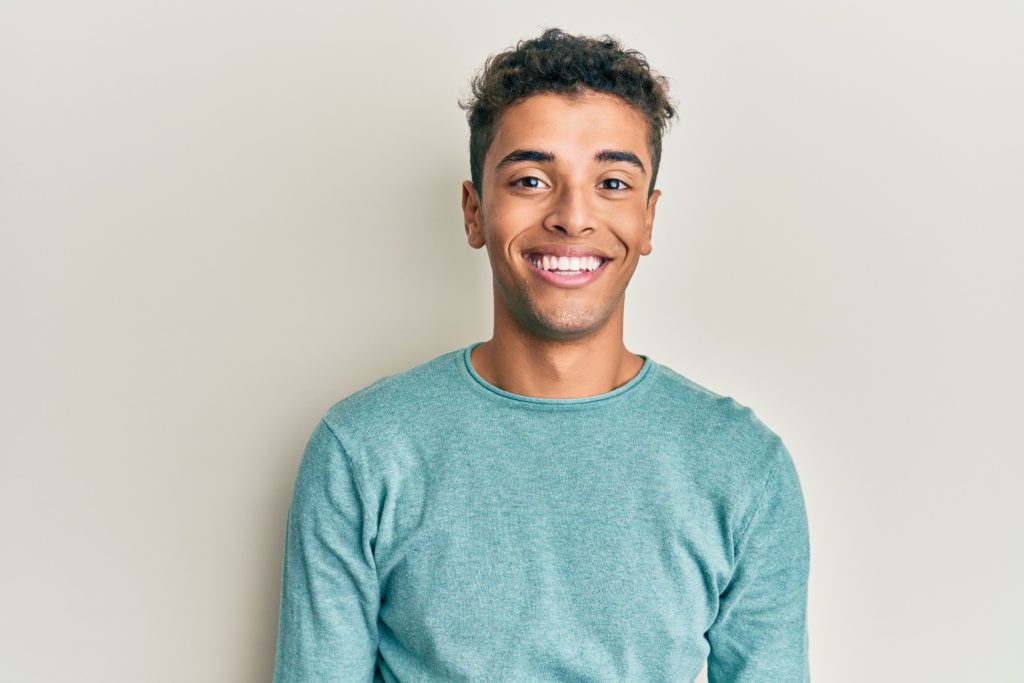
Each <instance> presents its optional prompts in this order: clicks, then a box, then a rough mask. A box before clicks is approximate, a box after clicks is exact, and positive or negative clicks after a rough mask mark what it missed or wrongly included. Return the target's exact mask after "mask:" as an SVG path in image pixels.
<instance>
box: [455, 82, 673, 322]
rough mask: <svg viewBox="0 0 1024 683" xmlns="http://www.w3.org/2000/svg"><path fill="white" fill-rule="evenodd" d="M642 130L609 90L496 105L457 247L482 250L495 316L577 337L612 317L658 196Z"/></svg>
mask: <svg viewBox="0 0 1024 683" xmlns="http://www.w3.org/2000/svg"><path fill="white" fill-rule="evenodd" d="M648 135H649V124H648V122H647V120H646V118H645V117H644V116H643V114H641V113H640V112H639V111H638V110H636V109H634V108H633V107H631V106H630V105H628V104H626V103H625V102H624V101H623V100H621V99H619V98H617V97H614V96H612V95H606V94H599V93H593V92H588V93H586V94H584V95H581V96H577V97H572V98H570V97H566V96H563V95H554V94H538V95H534V96H532V97H529V98H527V99H526V100H524V101H522V102H520V103H518V104H516V105H514V106H512V107H510V108H508V109H506V110H505V112H504V113H503V114H502V116H501V118H500V120H499V122H498V127H497V130H496V133H495V137H494V141H493V142H492V143H491V146H490V148H489V149H488V151H487V155H486V157H485V158H484V168H483V177H482V179H481V189H482V192H483V197H482V201H481V197H480V196H479V195H477V193H476V190H475V188H474V187H473V185H472V183H471V182H469V181H466V182H465V183H463V196H462V206H463V213H464V215H465V220H466V234H467V237H468V240H469V244H470V245H471V246H473V247H474V248H480V247H482V246H486V247H487V254H488V257H489V258H490V261H491V270H492V272H493V277H494V289H495V305H496V306H503V307H504V311H495V315H496V317H497V316H499V315H504V314H505V313H507V314H509V315H510V316H511V318H512V319H513V320H515V321H516V322H517V323H518V324H519V325H520V326H521V327H523V328H525V329H526V330H527V331H529V332H530V333H532V334H535V335H537V336H540V337H543V338H549V339H578V338H581V337H585V336H587V335H589V334H592V333H594V332H596V331H597V330H599V329H601V328H602V327H603V325H604V324H605V323H606V322H607V321H608V320H609V319H610V318H611V317H612V316H613V315H615V314H618V315H620V316H621V314H622V307H623V303H624V294H625V291H626V286H627V285H628V284H629V281H630V278H631V277H632V276H633V271H634V270H635V269H636V265H637V262H638V261H639V259H640V256H641V255H645V254H649V253H650V252H651V229H652V227H653V224H654V209H655V204H656V203H657V200H658V197H659V196H660V194H661V193H660V191H657V190H656V191H655V192H654V193H652V194H651V195H650V197H648V188H649V186H650V174H651V172H652V168H651V156H650V149H649V144H648ZM591 269H593V270H591Z"/></svg>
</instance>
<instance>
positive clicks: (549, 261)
mask: <svg viewBox="0 0 1024 683" xmlns="http://www.w3.org/2000/svg"><path fill="white" fill-rule="evenodd" d="M523 258H524V259H526V262H527V263H529V264H530V265H531V266H533V267H534V268H536V269H537V270H541V271H544V272H547V273H552V274H554V275H560V276H573V275H581V274H582V275H585V274H587V273H592V272H594V271H597V270H600V269H601V268H602V267H603V266H604V264H606V263H607V262H608V259H606V258H604V257H602V256H550V255H547V254H540V253H533V252H529V253H525V254H523Z"/></svg>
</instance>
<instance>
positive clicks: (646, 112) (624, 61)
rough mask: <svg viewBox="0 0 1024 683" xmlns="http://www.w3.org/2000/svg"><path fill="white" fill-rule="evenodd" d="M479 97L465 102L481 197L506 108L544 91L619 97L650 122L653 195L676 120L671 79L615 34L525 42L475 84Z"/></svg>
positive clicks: (556, 35)
mask: <svg viewBox="0 0 1024 683" xmlns="http://www.w3.org/2000/svg"><path fill="white" fill-rule="evenodd" d="M472 89H473V96H472V97H471V98H470V99H468V100H466V101H464V102H463V103H462V107H463V108H464V109H466V110H467V116H468V119H469V166H470V175H471V177H472V179H473V185H474V187H476V191H477V193H480V194H482V193H483V163H484V158H485V157H486V155H487V150H488V149H489V148H490V146H491V142H493V140H494V134H495V132H496V130H497V127H498V122H499V120H500V118H501V115H502V114H503V113H504V112H505V110H506V109H507V108H508V107H510V106H512V105H513V104H516V103H517V102H521V101H522V100H524V99H526V98H527V97H530V96H531V95H536V94H540V93H555V94H560V95H576V94H580V93H584V92H586V91H594V92H600V93H606V94H609V95H614V96H616V97H618V98H620V99H622V100H623V101H624V102H626V104H629V105H630V106H632V107H633V108H635V109H636V110H637V111H639V112H640V113H641V114H643V116H644V118H645V119H646V120H647V124H648V126H649V131H648V137H649V140H648V144H649V145H650V156H651V169H650V185H649V186H648V193H651V192H653V191H654V183H655V180H656V179H657V175H658V166H659V164H660V162H661V137H662V135H663V133H664V132H665V130H666V128H667V127H668V124H669V122H670V121H671V119H672V118H673V117H674V116H675V108H674V107H673V106H672V103H671V101H670V100H669V98H668V84H667V82H666V80H665V79H664V78H663V77H662V76H660V75H658V74H656V73H654V72H652V71H651V70H650V68H649V67H648V65H647V60H646V58H645V57H644V56H643V55H642V54H640V53H639V52H637V51H635V50H627V49H625V48H623V47H622V46H621V45H620V44H619V43H618V41H616V40H615V39H614V38H611V37H609V36H603V37H601V38H590V37H587V36H574V35H570V34H568V33H565V32H563V31H560V30H559V29H557V28H551V29H548V30H546V31H545V32H544V33H543V34H542V35H541V36H540V37H538V38H533V39H531V40H525V41H520V42H519V44H518V45H517V46H516V47H515V48H514V49H510V50H506V51H505V52H502V53H499V54H497V55H493V56H491V57H490V58H489V59H488V60H487V62H486V63H485V64H484V68H483V70H482V71H481V72H480V73H479V74H478V75H477V77H476V78H475V79H474V80H473V83H472Z"/></svg>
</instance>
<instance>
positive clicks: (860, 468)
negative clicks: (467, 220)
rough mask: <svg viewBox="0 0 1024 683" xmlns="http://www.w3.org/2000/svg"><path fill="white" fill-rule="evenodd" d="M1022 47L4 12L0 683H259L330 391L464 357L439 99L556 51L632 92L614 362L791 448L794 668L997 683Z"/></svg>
mask: <svg viewBox="0 0 1024 683" xmlns="http://www.w3.org/2000/svg"><path fill="white" fill-rule="evenodd" d="M1022 20H1024V11H1022V9H1021V5H1020V3H1017V2H972V3H967V2H959V3H952V2H924V1H923V0H922V1H918V2H901V1H896V2H893V1H891V0H890V1H885V2H883V1H881V0H867V1H864V2H858V3H821V2H811V1H809V0H806V1H804V2H777V3H755V2H748V3H736V2H698V3H695V2H671V3H669V2H660V3H651V4H646V5H631V4H628V3H625V2H614V3H613V2H565V3H552V2H530V1H524V0H519V1H517V2H514V3H501V4H491V3H482V2H472V3H471V2H448V3H444V4H439V3H433V4H422V5H420V4H417V5H411V4H410V5H408V6H404V7H398V6H394V5H378V6H374V7H371V6H370V5H369V4H362V5H361V6H358V7H354V6H351V5H349V4H346V3H336V2H314V3H251V2H241V1H240V0H214V1H213V2H202V3H199V2H191V3H170V2H138V1H136V0H132V1H128V0H124V1H123V2H110V1H108V2H99V3H74V2H69V1H67V0H63V1H60V2H33V3H20V4H19V5H18V6H17V7H14V6H13V5H5V6H4V9H3V11H2V16H0V102H2V103H0V220H2V230H3V232H2V243H0V303H2V309H0V311H2V335H0V343H2V350H0V351H2V353H0V373H2V374H0V419H2V421H3V422H2V429H0V449H2V460H0V519H2V522H0V523H2V525H3V526H2V528H0V532H2V539H3V556H2V563H0V605H2V617H0V678H2V679H3V680H7V681H33V682H34V681H39V682H44V681H45V682H59V681H76V682H77V681H104V682H107V681H125V682H135V681H148V682H151V683H162V682H168V683H171V682H182V681H188V682H190V683H203V682H210V683H222V682H234V681H238V682H248V681H266V680H268V679H269V678H270V673H271V667H272V662H273V656H274V644H275V638H276V631H277V609H278V597H279V590H280V578H281V575H280V563H281V550H282V543H283V533H284V519H285V514H286V510H287V505H288V500H289V496H290V492H291V486H292V483H293V477H294V474H295V468H296V466H297V464H298V461H299V457H300V455H301V450H302V447H303V446H304V445H305V441H306V439H307V438H308V436H309V434H310V432H311V431H312V428H313V427H314V425H315V423H316V421H317V420H318V419H319V417H320V416H321V415H322V413H323V411H324V410H325V409H326V408H327V407H328V406H329V405H330V404H331V403H333V402H334V401H335V400H337V399H339V398H341V397H342V396H344V395H346V394H348V393H350V392H352V391H354V390H356V389H358V388H360V387H362V386H364V385H365V384H367V383H369V382H371V381H373V380H375V379H377V378H378V377H380V376H382V375H385V374H390V373H394V372H399V371H401V370H404V369H406V368H408V367H411V366H412V365H414V364H416V363H419V362H422V361H425V360H427V359H429V358H432V357H434V356H436V355H438V354H440V353H443V352H445V351H449V350H452V349H454V348H458V347H461V346H464V345H465V344H468V343H469V342H472V341H476V340H481V339H485V338H487V337H488V336H489V334H490V323H491V321H490V279H489V269H488V266H487V262H486V255H485V253H484V252H483V251H474V250H472V249H470V248H469V247H468V246H467V245H466V243H465V239H464V235H463V226H462V220H461V215H460V211H459V182H460V181H461V180H462V179H463V178H465V177H467V176H468V173H469V171H468V160H467V155H466V153H465V148H466V144H467V139H468V133H467V128H466V125H465V121H464V118H463V113H462V112H461V111H460V110H459V109H458V108H457V107H456V101H457V99H458V98H459V97H461V96H463V95H465V94H466V85H467V82H468V79H469V77H470V76H471V74H472V73H473V72H474V70H475V69H476V68H477V67H478V66H479V65H480V64H481V63H482V62H483V60H484V58H485V57H486V56H487V55H488V54H490V53H492V52H495V51H498V50H500V49H503V48H505V47H507V46H509V45H510V44H512V43H513V42H515V41H516V40H517V39H519V38H521V37H529V36H533V35H535V34H537V33H538V32H539V30H540V29H541V28H542V27H544V26H549V25H558V26H561V27H563V28H566V29H568V30H571V31H579V32H589V33H603V32H610V33H613V34H615V35H617V36H619V37H620V38H622V39H623V40H624V41H625V43H626V44H627V45H630V46H632V47H636V48H638V49H640V50H642V51H644V52H645V53H646V54H647V56H648V57H649V58H650V61H651V63H652V64H653V65H654V66H655V68H657V69H658V70H660V71H661V72H663V73H664V74H666V75H667V76H669V77H670V78H671V80H672V89H673V93H674V96H675V98H676V99H677V100H678V102H679V110H680V114H681V119H680V121H679V122H678V123H677V125H676V126H675V127H674V129H673V130H672V132H671V133H670V134H669V136H668V137H667V139H666V141H665V151H664V165H663V169H662V171H661V176H660V186H661V188H662V189H663V190H664V193H665V194H664V197H663V198H662V200H661V203H660V204H659V213H658V219H657V221H656V224H655V229H654V239H653V243H654V252H653V253H652V254H651V255H650V256H648V257H646V258H645V259H643V260H642V261H641V263H640V267H639V269H638V271H637V275H636V276H635V279H634V282H633V284H632V285H631V288H630V291H629V294H628V297H627V319H628V320H627V327H626V329H627V333H626V337H627V338H626V341H627V345H628V346H629V348H630V349H631V350H633V351H636V352H639V353H644V354H648V355H651V356H653V357H654V358H655V359H656V360H658V361H660V362H662V363H664V364H667V365H669V366H670V367H672V368H674V369H676V370H677V371H679V372H681V373H683V374H685V375H687V376H689V377H690V378H691V379H693V380H695V381H697V382H699V383H701V384H703V385H705V386H707V387H708V388H710V389H712V390H714V391H716V392H719V393H723V394H727V395H731V396H733V397H735V398H736V399H737V400H738V401H740V402H741V403H743V404H745V405H748V406H750V407H752V408H753V409H754V410H755V412H756V413H757V414H758V416H759V417H761V418H762V419H763V420H764V421H765V422H766V423H767V424H768V425H769V426H770V427H772V428H773V429H774V430H775V431H776V432H778V433H779V434H780V435H781V436H782V437H783V439H784V441H785V442H786V444H787V445H788V446H789V448H790V450H791V452H792V453H793V456H794V459H795V460H796V463H797V467H798V469H799V472H800V475H801V478H802V481H803V485H804V488H805V493H806V499H807V504H808V509H809V514H810V525H811V534H812V575H811V589H810V629H811V630H810V641H811V652H812V655H811V657H812V671H813V675H814V678H815V680H817V681H829V682H833V683H844V682H851V683H853V682H856V683H863V682H864V681H927V682H930V683H938V682H945V681H950V682H952V681H986V682H995V681H1024V663H1022V659H1021V656H1020V652H1019V648H1020V643H1021V639H1022V636H1024V627H1022V619H1021V613H1022V611H1024V589H1022V584H1021V580H1020V577H1021V576H1024V560H1022V551H1021V541H1020V537H1021V526H1022V525H1021V523H1022V521H1024V519H1022V517H1024V515H1022V503H1021V489H1022V487H1021V483H1022V474H1024V466H1022V464H1021V457H1022V455H1024V453H1022V448H1021V431H1020V426H1019V422H1018V420H1019V417H1020V412H1021V407H1022V401H1021V398H1020V397H1021V390H1020V386H1021V381H1022V380H1024V373H1022V362H1021V359H1020V351H1021V348H1022V345H1024V334H1022V324H1021V293H1022V287H1021V285H1022V282H1021V268H1020V266H1019V263H1018V262H1019V259H1020V252H1021V250H1022V247H1024V240H1022V238H1021V234H1020V231H1021V228H1022V227H1024V225H1022V224H1024V221H1022V218H1024V215H1022V214H1024V211H1022V206H1021V202H1022V200H1021V188H1022V181H1024V162H1022V160H1024V134H1022V131H1021V122H1022V120H1024V96H1022V90H1021V89H1022V86H1021V84H1022V76H1021V74H1022V73H1024V60H1022V53H1021V35H1020V34H1021V31H1020V28H1021V26H1022ZM639 607H640V608H641V609H642V608H643V606H642V605H641V606H639Z"/></svg>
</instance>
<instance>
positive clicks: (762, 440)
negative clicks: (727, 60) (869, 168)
mask: <svg viewBox="0 0 1024 683" xmlns="http://www.w3.org/2000/svg"><path fill="white" fill-rule="evenodd" d="M473 95H474V96H473V99H472V100H471V101H470V102H468V103H467V104H466V106H467V108H468V109H469V121H470V129H471V139H470V147H471V152H470V154H471V169H472V181H467V182H466V183H465V184H464V185H463V200H462V204H463V211H464V215H465V226H466V233H467V237H468V241H469V244H470V245H471V246H473V247H475V248H481V247H486V249H487V254H488V257H489V259H490V263H491V268H492V271H493V286H494V330H493V336H492V337H491V339H489V340H487V341H485V342H478V343H474V344H470V345H469V346H467V347H465V348H463V349H459V350H456V351H452V352H450V353H447V354H444V355H442V356H438V357H437V358H434V359H433V360H430V361H428V362H426V363H424V364H422V365H419V366H417V367H415V368H413V369H411V370H408V371H406V372H404V373H401V374H397V375H393V376H389V377H385V378H383V379H381V380H378V381H377V382H375V383H374V384H372V385H370V386H369V387H366V388H364V389H362V390H361V391H358V392H356V393H355V394H352V395H351V396H348V397H347V398H345V399H343V400H341V401H339V402H338V403H336V404H335V405H334V406H332V407H331V408H330V409H329V410H328V411H327V413H326V415H325V416H324V418H323V420H322V421H321V422H320V423H319V425H318V426H317V427H316V429H315V430H314V432H313V435H312V437H311V438H310V440H309V443H308V446H307V448H306V451H305V454H304V457H303V460H302V464H301V466H300V468H299V472H298V476H297V479H296V484H295V491H294V497H293V500H292V504H291V508H290V510H289V515H288V525H287V534H286V541H285V560H284V579H283V590H282V596H281V621H280V635H279V641H278V650H277V661H276V671H275V681H277V682H278V683H293V682H299V681H303V682H306V683H312V682H314V681H315V682H318V683H319V682H326V681H345V682H352V681H367V682H370V681H388V682H394V681H530V682H536V681H595V682H597V681H602V682H611V681H643V682H646V683H650V682H654V681H692V680H693V679H694V677H695V676H696V675H697V674H698V672H699V670H700V669H701V666H702V664H703V663H704V661H705V659H706V660H707V662H708V676H709V679H710V681H712V682H716V681H718V682H721V681H730V682H733V683H765V682H766V681H785V682H787V683H788V682H799V681H806V680H808V678H809V676H808V668H807V635H806V595H807V593H806V590H807V575H808V555H809V554H808V537H807V521H806V514H805V510H804V504H803V498H802V495H801V491H800V484H799V480H798V478H797V474H796V471H795V469H794V466H793V463H792V460H791V458H790V455H789V453H788V452H787V450H786V448H785V446H784V445H783V443H782V441H781V440H780V438H779V437H778V436H776V435H775V434H774V433H773V432H771V431H770V430H769V429H768V428H767V427H765V425H763V424H762V423H761V422H760V421H759V420H758V419H757V418H756V417H755V416H754V414H753V413H752V412H751V410H750V409H749V408H746V407H743V406H742V405H740V404H738V403H737V402H735V401H734V400H732V399H731V398H727V397H722V396H719V395H717V394H715V393H712V392H710V391H708V390H706V389H704V388H702V387H700V386H698V385H696V384H694V383H693V382H691V381H689V380H688V379H686V378H685V377H683V376H681V375H679V374H677V373H676V372H674V371H673V370H671V369H669V368H668V367H666V366H664V365H661V364H658V363H656V362H655V361H654V360H653V359H651V358H649V357H647V356H644V355H638V354H635V353H632V352H630V351H629V350H628V349H626V347H625V346H624V344H623V330H622V325H623V305H624V300H625V299H624V294H625V290H626V286H627V284H628V283H629V280H630V278H631V276H632V274H633V271H634V269H635V268H636V266H637V262H638V261H639V259H640V256H642V255H644V254H648V253H650V251H651V231H652V227H653V224H654V214H655V206H656V205H657V202H658V198H659V196H660V192H659V191H658V190H656V189H654V186H655V176H656V173H657V169H658V162H659V157H660V151H661V135H662V132H663V130H664V128H665V125H666V123H667V121H668V120H669V119H670V118H671V117H672V116H673V115H674V111H673V108H672V106H671V104H670V102H669V100H668V98H667V95H666V88H665V82H664V80H663V79H662V78H660V77H658V76H656V75H654V74H653V73H651V72H650V70H649V69H648V67H647V64H646V62H645V60H644V59H643V57H642V56H641V55H640V54H638V53H636V52H632V51H627V50H624V49H623V48H621V47H620V46H619V45H618V44H617V43H616V42H615V41H614V40H611V39H599V40H595V39H590V38H585V37H577V36H571V35H567V34H564V33H562V32H560V31H557V30H549V31H547V32H545V33H544V34H543V35H542V36H541V37H540V38H538V39H535V40H529V41H525V42H522V43H520V44H519V45H518V47H517V48H515V49H513V50H510V51H507V52H505V53H502V54H500V55H497V56H495V57H492V58H491V59H490V60H488V62H487V64H486V66H485V68H484V70H483V72H482V73H481V74H480V75H479V76H478V77H477V79H476V81H475V82H474V88H473Z"/></svg>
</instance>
